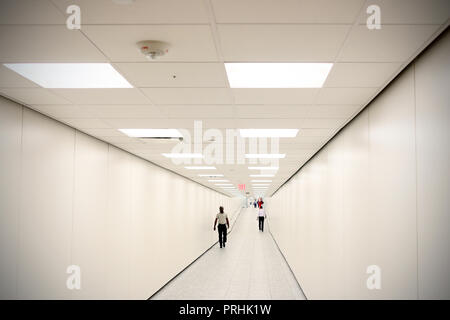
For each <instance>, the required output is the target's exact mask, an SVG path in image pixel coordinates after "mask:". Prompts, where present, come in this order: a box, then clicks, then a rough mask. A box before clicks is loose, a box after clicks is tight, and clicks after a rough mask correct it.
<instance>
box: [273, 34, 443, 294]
mask: <svg viewBox="0 0 450 320" xmlns="http://www.w3.org/2000/svg"><path fill="white" fill-rule="evenodd" d="M369 76H370V75H369ZM449 83H450V33H449V32H446V34H445V35H443V36H442V37H441V39H440V40H439V41H438V42H437V43H435V44H434V45H433V46H432V47H430V48H429V49H428V50H427V51H426V52H425V53H424V54H422V55H421V56H420V57H419V58H418V59H417V60H416V61H415V62H414V63H413V64H411V65H410V66H409V67H408V68H407V69H406V70H404V71H403V72H402V74H401V75H400V76H399V77H398V78H397V79H395V80H394V81H393V83H391V84H390V85H389V86H388V88H386V89H385V90H384V91H383V92H382V93H381V94H380V95H379V96H378V97H377V98H376V99H375V100H374V101H373V102H372V103H371V104H370V106H369V107H368V108H366V109H365V110H364V111H363V112H362V113H360V114H359V115H358V117H356V118H355V119H354V120H353V121H352V122H351V123H349V125H347V127H345V128H344V129H343V130H342V131H341V132H340V133H339V134H338V135H337V136H336V137H335V138H334V139H333V140H332V141H330V142H329V143H328V144H327V145H326V146H325V147H324V148H323V149H322V150H321V151H320V152H319V153H318V154H316V156H315V157H314V158H313V159H312V160H311V161H310V162H308V163H307V165H305V166H304V167H303V168H302V169H301V170H300V171H299V172H298V173H297V174H296V175H295V176H294V177H293V178H292V179H291V180H290V181H289V182H288V183H286V184H285V185H284V186H283V187H282V188H281V189H280V190H279V191H278V192H276V193H275V194H274V195H273V196H272V198H271V199H269V201H268V205H269V206H268V212H269V213H270V226H271V231H272V233H273V235H274V237H275V239H276V240H277V242H278V244H279V246H280V248H281V250H282V251H283V253H284V255H285V256H286V258H287V261H288V262H289V264H290V266H291V268H292V269H293V271H294V273H295V275H296V277H297V279H298V280H299V282H300V285H301V286H302V288H303V290H304V291H305V294H306V296H307V297H308V298H310V299H323V298H324V299H334V298H347V299H449V298H450V200H449V199H450V197H449V196H450V192H449V191H450V190H449V180H450V170H449V164H450V93H449V87H448V86H449ZM369 265H378V266H379V267H380V268H381V289H380V290H368V288H367V286H366V280H367V278H368V277H369V275H368V274H367V273H366V268H367V266H369Z"/></svg>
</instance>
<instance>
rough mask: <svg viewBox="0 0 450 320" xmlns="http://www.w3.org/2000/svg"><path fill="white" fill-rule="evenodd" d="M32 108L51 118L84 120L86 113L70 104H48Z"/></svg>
mask: <svg viewBox="0 0 450 320" xmlns="http://www.w3.org/2000/svg"><path fill="white" fill-rule="evenodd" d="M32 108H33V109H34V110H36V111H39V112H41V113H44V114H46V115H48V116H51V117H53V118H86V117H87V113H86V112H83V111H82V110H81V109H80V108H79V107H78V106H74V105H72V104H62V105H57V104H54V105H52V104H48V105H33V106H32Z"/></svg>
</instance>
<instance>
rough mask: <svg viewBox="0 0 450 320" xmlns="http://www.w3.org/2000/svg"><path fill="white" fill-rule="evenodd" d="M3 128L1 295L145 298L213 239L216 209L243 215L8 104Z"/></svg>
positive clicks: (227, 201)
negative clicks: (76, 273)
mask: <svg viewBox="0 0 450 320" xmlns="http://www.w3.org/2000/svg"><path fill="white" fill-rule="evenodd" d="M22 113H23V116H22ZM22 118H23V119H22ZM0 125H1V126H0V130H1V135H0V154H1V159H0V161H1V163H0V164H1V167H0V176H1V178H2V179H1V181H0V190H1V194H0V209H1V211H0V222H1V225H0V228H1V229H0V231H1V234H0V237H1V239H0V240H1V245H0V254H1V256H0V257H1V259H0V285H1V290H0V291H1V293H0V298H22V299H28V298H29V299H37V298H42V299H46V298H49V299H53V298H55V299H80V298H82V299H105V298H109V299H127V298H133V299H147V298H148V297H150V296H151V295H152V294H153V293H155V292H156V291H157V290H158V289H159V288H161V287H162V286H163V285H164V284H165V283H166V282H168V281H169V280H170V279H171V278H172V277H173V276H175V275H176V274H177V273H179V272H180V271H181V270H182V269H184V268H185V267H186V266H187V265H188V264H189V263H190V262H192V261H193V260H194V259H195V258H197V257H198V256H199V255H201V254H202V253H203V252H204V251H205V250H206V249H208V248H209V247H210V246H211V245H213V244H214V243H215V242H216V241H217V232H214V231H213V230H212V226H213V222H214V218H215V215H216V213H217V212H218V207H219V206H220V205H224V206H225V209H226V211H227V213H229V214H230V217H232V218H231V220H232V221H234V219H235V217H236V215H235V213H236V212H237V209H239V208H240V205H241V199H232V198H229V197H227V196H224V195H223V194H219V193H218V192H215V191H213V190H211V189H208V188H206V187H204V186H201V185H200V184H197V183H195V182H193V181H190V180H188V179H186V178H183V177H181V176H179V175H176V174H175V173H172V172H170V171H168V170H164V169H162V168H160V167H158V166H155V165H153V164H151V163H149V162H148V161H145V160H143V159H140V158H138V157H135V156H133V155H131V154H130V153H128V152H125V151H123V150H121V149H118V148H116V147H113V146H111V145H109V144H107V143H105V142H102V141H99V140H97V139H94V138H92V137H90V136H88V135H85V134H83V133H81V132H78V131H76V130H75V129H72V128H70V127H68V126H66V125H63V124H61V123H59V122H57V121H54V120H52V119H50V118H48V117H46V116H44V115H41V114H39V113H37V112H35V111H32V110H29V109H28V108H26V107H22V106H20V105H18V104H16V103H14V102H11V101H9V100H7V99H4V98H1V99H0ZM230 222H231V221H230ZM70 265H76V266H79V267H80V268H81V269H80V270H81V289H80V290H69V289H68V288H67V286H66V281H67V279H68V277H69V276H70V275H69V274H67V273H66V270H67V267H68V266H70Z"/></svg>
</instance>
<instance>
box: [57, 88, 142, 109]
mask: <svg viewBox="0 0 450 320" xmlns="http://www.w3.org/2000/svg"><path fill="white" fill-rule="evenodd" d="M52 91H53V92H55V93H57V94H58V95H60V96H62V97H64V98H66V99H67V100H69V101H70V102H72V103H74V104H87V105H89V104H150V101H149V100H148V99H147V97H146V96H145V95H144V94H143V93H142V92H140V91H139V89H135V88H131V89H128V88H119V89H52Z"/></svg>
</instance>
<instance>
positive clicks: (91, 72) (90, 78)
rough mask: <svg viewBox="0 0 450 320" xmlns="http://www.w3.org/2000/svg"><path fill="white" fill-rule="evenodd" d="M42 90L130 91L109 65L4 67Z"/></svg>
mask: <svg viewBox="0 0 450 320" xmlns="http://www.w3.org/2000/svg"><path fill="white" fill-rule="evenodd" d="M4 66H5V67H7V68H9V69H11V70H13V71H14V72H17V73H18V74H20V75H21V76H23V77H25V78H27V79H28V80H31V81H33V82H34V83H37V84H38V85H40V86H41V87H43V88H68V89H75V88H78V89H88V88H132V87H133V86H132V85H131V84H130V83H129V82H128V81H127V80H126V79H125V78H124V77H122V76H121V75H120V73H118V72H117V71H116V69H114V68H113V66H111V65H110V64H109V63H5V64H4Z"/></svg>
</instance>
